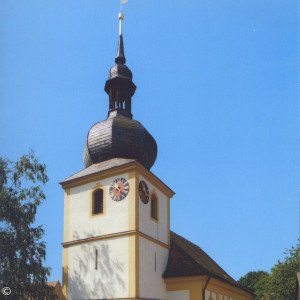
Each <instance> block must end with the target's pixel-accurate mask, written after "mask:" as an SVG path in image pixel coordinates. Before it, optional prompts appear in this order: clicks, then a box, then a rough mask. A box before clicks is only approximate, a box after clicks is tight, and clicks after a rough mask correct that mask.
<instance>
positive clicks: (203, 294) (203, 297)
mask: <svg viewBox="0 0 300 300" xmlns="http://www.w3.org/2000/svg"><path fill="white" fill-rule="evenodd" d="M210 278H211V276H210V275H209V276H208V278H207V280H206V283H205V286H204V288H203V293H202V300H205V290H206V288H207V285H208V283H209V280H210Z"/></svg>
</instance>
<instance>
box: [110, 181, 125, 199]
mask: <svg viewBox="0 0 300 300" xmlns="http://www.w3.org/2000/svg"><path fill="white" fill-rule="evenodd" d="M128 192H129V183H128V181H127V180H126V179H125V178H122V177H120V178H116V179H115V180H114V181H113V182H112V183H111V185H110V188H109V195H110V197H111V199H113V200H114V201H121V200H123V199H125V198H126V196H127V195H128Z"/></svg>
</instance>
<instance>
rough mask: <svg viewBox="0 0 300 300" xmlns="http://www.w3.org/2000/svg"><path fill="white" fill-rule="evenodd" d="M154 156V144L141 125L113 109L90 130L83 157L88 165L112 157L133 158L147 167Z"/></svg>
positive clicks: (155, 145) (155, 154)
mask: <svg viewBox="0 0 300 300" xmlns="http://www.w3.org/2000/svg"><path fill="white" fill-rule="evenodd" d="M156 156H157V144H156V142H155V140H154V138H153V137H152V136H151V135H150V134H149V133H148V131H147V130H146V129H145V128H144V127H143V125H142V124H141V123H140V122H138V121H136V120H132V119H131V118H130V117H128V116H126V115H124V114H123V113H122V111H117V110H115V111H112V112H110V114H109V117H108V118H107V119H106V120H105V121H102V122H99V123H96V124H95V125H94V126H93V127H92V128H91V129H90V131H89V133H88V136H87V141H86V145H85V149H84V155H83V159H84V164H85V166H86V167H89V166H90V165H92V164H95V163H99V162H103V161H106V160H108V159H112V158H133V159H137V160H138V161H139V162H140V163H141V164H142V165H143V166H144V167H145V168H147V169H150V168H151V167H152V166H153V164H154V162H155V160H156Z"/></svg>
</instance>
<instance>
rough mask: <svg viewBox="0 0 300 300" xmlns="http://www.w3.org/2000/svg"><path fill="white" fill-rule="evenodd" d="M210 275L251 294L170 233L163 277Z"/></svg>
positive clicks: (181, 238)
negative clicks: (167, 256)
mask: <svg viewBox="0 0 300 300" xmlns="http://www.w3.org/2000/svg"><path fill="white" fill-rule="evenodd" d="M197 275H210V276H212V277H215V278H216V279H219V280H222V281H225V282H227V283H229V284H232V285H234V286H236V287H238V288H240V289H242V290H244V291H246V292H247V293H250V294H253V293H251V292H249V291H248V290H246V289H245V288H243V287H241V286H240V285H239V284H238V283H237V282H236V281H235V280H234V279H233V278H232V277H231V276H230V275H228V274H227V273H226V272H225V271H224V270H223V269H222V268H221V267H220V266H219V265H218V264H217V263H216V262H215V261H214V260H213V259H212V258H210V257H209V256H208V255H207V254H206V253H205V252H204V251H203V250H202V249H201V248H200V247H198V246H197V245H195V244H193V243H192V242H190V241H188V240H187V239H185V238H183V237H182V236H180V235H178V234H176V233H174V232H172V231H171V249H170V252H169V259H168V263H167V267H166V270H165V272H164V274H163V277H165V278H170V277H185V276H197Z"/></svg>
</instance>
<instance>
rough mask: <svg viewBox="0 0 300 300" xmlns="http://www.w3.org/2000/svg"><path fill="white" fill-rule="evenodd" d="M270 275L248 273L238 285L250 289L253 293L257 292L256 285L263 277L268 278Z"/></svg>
mask: <svg viewBox="0 0 300 300" xmlns="http://www.w3.org/2000/svg"><path fill="white" fill-rule="evenodd" d="M269 275H270V274H269V273H268V272H265V271H251V272H248V273H247V274H246V275H244V276H242V277H241V278H240V279H239V280H238V283H239V284H240V285H241V286H242V287H244V288H246V289H248V290H249V291H251V292H253V293H254V292H255V290H256V289H255V285H256V284H257V282H259V280H260V278H261V277H268V276H269Z"/></svg>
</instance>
